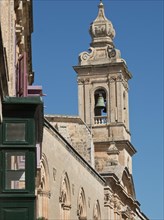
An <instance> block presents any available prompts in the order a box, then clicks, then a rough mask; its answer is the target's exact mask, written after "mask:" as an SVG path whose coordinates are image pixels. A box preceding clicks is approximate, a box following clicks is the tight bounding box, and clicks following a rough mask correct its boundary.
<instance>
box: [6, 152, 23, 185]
mask: <svg viewBox="0 0 164 220" xmlns="http://www.w3.org/2000/svg"><path fill="white" fill-rule="evenodd" d="M5 158H6V189H25V163H26V157H25V152H6V154H5Z"/></svg>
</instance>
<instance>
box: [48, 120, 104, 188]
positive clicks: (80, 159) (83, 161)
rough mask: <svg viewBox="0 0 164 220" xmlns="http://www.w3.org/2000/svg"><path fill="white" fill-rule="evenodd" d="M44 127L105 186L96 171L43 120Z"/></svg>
mask: <svg viewBox="0 0 164 220" xmlns="http://www.w3.org/2000/svg"><path fill="white" fill-rule="evenodd" d="M44 126H46V127H48V128H50V129H51V130H52V131H53V132H54V133H56V134H57V135H58V136H59V137H60V139H61V140H62V141H63V142H64V143H65V147H66V148H67V149H69V152H70V153H72V155H73V156H74V157H75V158H76V159H77V160H78V161H79V162H81V164H82V165H83V166H84V167H86V168H87V170H88V171H89V172H90V173H91V174H92V175H93V176H95V177H96V179H97V180H98V181H99V182H101V184H103V185H105V182H106V181H105V180H104V178H103V177H101V176H100V174H98V173H97V172H96V170H95V169H94V168H92V167H91V165H90V164H88V163H87V161H86V160H85V159H84V158H83V157H82V156H81V155H80V154H79V153H78V152H77V151H76V150H75V149H74V148H73V147H72V146H71V145H70V143H69V142H68V141H67V140H66V139H65V138H64V137H63V136H62V135H61V134H60V133H59V132H58V131H57V129H55V128H54V127H53V126H52V125H51V123H50V122H49V121H48V120H47V119H46V118H44Z"/></svg>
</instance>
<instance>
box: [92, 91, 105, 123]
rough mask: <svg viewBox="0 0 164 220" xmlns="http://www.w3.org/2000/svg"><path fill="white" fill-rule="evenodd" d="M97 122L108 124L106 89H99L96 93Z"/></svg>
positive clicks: (95, 113)
mask: <svg viewBox="0 0 164 220" xmlns="http://www.w3.org/2000/svg"><path fill="white" fill-rule="evenodd" d="M94 99H95V106H94V116H95V120H94V122H95V124H106V122H107V96H106V92H105V90H104V89H97V90H96V91H95V93H94Z"/></svg>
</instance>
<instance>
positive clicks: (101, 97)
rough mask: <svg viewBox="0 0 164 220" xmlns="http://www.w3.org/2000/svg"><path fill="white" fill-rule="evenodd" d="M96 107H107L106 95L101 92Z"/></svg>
mask: <svg viewBox="0 0 164 220" xmlns="http://www.w3.org/2000/svg"><path fill="white" fill-rule="evenodd" d="M95 107H96V108H99V109H104V108H105V102H104V97H103V96H102V94H101V93H99V97H98V99H97V104H96V106H95Z"/></svg>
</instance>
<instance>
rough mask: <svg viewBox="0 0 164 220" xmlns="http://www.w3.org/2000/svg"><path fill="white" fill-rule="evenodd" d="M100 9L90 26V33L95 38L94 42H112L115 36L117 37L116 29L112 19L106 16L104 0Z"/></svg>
mask: <svg viewBox="0 0 164 220" xmlns="http://www.w3.org/2000/svg"><path fill="white" fill-rule="evenodd" d="M98 7H99V11H98V16H97V18H96V19H95V20H94V21H93V23H92V24H91V26H90V34H91V37H92V39H93V41H92V44H94V43H96V42H99V43H104V42H108V43H109V44H111V45H113V44H112V41H113V38H114V37H115V30H114V28H113V25H112V23H111V21H109V20H108V19H107V18H106V17H105V13H104V5H103V3H102V2H100V4H99V6H98Z"/></svg>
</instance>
